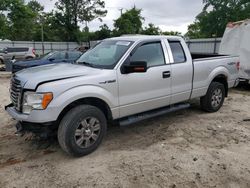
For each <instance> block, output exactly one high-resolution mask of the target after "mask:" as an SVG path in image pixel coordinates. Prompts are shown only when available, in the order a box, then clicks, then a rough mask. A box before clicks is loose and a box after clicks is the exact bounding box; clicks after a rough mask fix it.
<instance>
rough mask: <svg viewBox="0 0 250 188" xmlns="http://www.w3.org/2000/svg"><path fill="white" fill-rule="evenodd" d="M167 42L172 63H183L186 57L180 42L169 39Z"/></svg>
mask: <svg viewBox="0 0 250 188" xmlns="http://www.w3.org/2000/svg"><path fill="white" fill-rule="evenodd" d="M168 42H169V45H170V48H171V51H172V54H173V59H174V63H185V62H186V60H187V58H186V55H185V52H184V49H183V47H182V44H181V42H180V41H178V40H174V41H172V40H169V41H168Z"/></svg>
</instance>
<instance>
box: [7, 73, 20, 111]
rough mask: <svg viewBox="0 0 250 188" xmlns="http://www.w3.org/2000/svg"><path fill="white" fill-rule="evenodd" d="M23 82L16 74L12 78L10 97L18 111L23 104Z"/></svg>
mask: <svg viewBox="0 0 250 188" xmlns="http://www.w3.org/2000/svg"><path fill="white" fill-rule="evenodd" d="M21 89H22V87H21V82H20V80H18V79H16V78H15V77H14V76H13V77H12V79H11V85H10V99H11V101H12V103H13V105H14V107H15V108H16V110H17V111H20V106H21Z"/></svg>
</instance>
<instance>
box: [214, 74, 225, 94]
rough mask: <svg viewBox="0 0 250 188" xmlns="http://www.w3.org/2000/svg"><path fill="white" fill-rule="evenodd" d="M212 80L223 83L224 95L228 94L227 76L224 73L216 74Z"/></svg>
mask: <svg viewBox="0 0 250 188" xmlns="http://www.w3.org/2000/svg"><path fill="white" fill-rule="evenodd" d="M212 82H219V83H221V84H223V85H224V87H225V95H226V97H227V96H228V83H227V77H226V76H225V75H218V76H216V77H215V78H214V79H213V81H212Z"/></svg>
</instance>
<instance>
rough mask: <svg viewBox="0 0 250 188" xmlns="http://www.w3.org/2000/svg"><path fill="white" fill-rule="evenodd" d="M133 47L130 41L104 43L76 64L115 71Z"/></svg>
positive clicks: (83, 56) (84, 55)
mask: <svg viewBox="0 0 250 188" xmlns="http://www.w3.org/2000/svg"><path fill="white" fill-rule="evenodd" d="M131 45H132V42H130V41H118V40H107V41H102V42H101V43H100V44H98V45H97V46H96V47H94V48H93V49H91V50H89V51H87V52H86V53H84V54H83V55H82V56H81V57H80V58H79V59H78V60H77V62H76V63H77V64H83V65H86V66H92V67H96V68H104V69H113V68H114V67H115V65H116V64H117V63H118V61H119V60H120V59H121V57H122V56H123V55H124V54H125V53H126V51H127V50H128V49H129V47H130V46H131Z"/></svg>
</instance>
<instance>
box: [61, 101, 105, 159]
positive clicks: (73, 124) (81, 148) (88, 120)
mask: <svg viewBox="0 0 250 188" xmlns="http://www.w3.org/2000/svg"><path fill="white" fill-rule="evenodd" d="M106 129H107V123H106V118H105V116H104V114H103V112H102V111H101V110H99V109H98V108H96V107H94V106H90V105H80V106H77V107H75V108H73V109H71V110H70V111H69V112H68V113H67V114H66V116H65V117H64V118H63V119H62V121H61V123H60V125H59V128H58V142H59V144H60V146H61V148H62V149H63V150H64V151H65V152H67V153H69V154H71V155H73V156H77V157H80V156H84V155H87V154H90V153H92V152H93V151H94V150H96V149H97V148H98V146H99V145H100V143H101V141H102V139H103V137H104V135H105V134H106Z"/></svg>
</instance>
